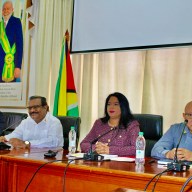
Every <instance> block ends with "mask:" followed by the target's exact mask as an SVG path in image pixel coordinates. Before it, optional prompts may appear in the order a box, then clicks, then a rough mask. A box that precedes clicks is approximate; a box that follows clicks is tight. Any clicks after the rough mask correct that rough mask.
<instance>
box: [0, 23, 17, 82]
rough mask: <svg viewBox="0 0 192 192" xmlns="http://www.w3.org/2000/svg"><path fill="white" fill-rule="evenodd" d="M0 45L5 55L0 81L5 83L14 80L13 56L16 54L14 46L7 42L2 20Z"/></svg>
mask: <svg viewBox="0 0 192 192" xmlns="http://www.w3.org/2000/svg"><path fill="white" fill-rule="evenodd" d="M0 43H1V46H2V48H3V50H4V52H5V54H6V55H5V58H4V66H3V72H2V80H3V81H5V82H10V81H13V80H14V69H15V63H14V54H15V52H16V45H15V43H14V44H13V46H12V47H11V46H10V43H9V40H8V38H7V35H6V32H5V27H4V21H3V20H2V21H1V23H0Z"/></svg>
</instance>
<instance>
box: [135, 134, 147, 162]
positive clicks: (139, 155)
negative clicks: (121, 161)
mask: <svg viewBox="0 0 192 192" xmlns="http://www.w3.org/2000/svg"><path fill="white" fill-rule="evenodd" d="M135 163H136V165H138V164H140V165H144V164H145V138H144V137H143V132H139V136H138V137H137V139H136V158H135Z"/></svg>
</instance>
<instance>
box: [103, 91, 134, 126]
mask: <svg viewBox="0 0 192 192" xmlns="http://www.w3.org/2000/svg"><path fill="white" fill-rule="evenodd" d="M111 97H116V98H117V99H118V101H119V105H120V108H121V117H120V121H119V128H126V127H127V124H128V123H129V122H131V121H132V120H133V119H134V116H133V115H132V113H131V110H130V108H129V102H128V100H127V98H126V97H125V96H124V95H123V94H122V93H119V92H115V93H112V94H110V95H109V96H108V97H107V98H106V101H105V111H104V113H105V115H104V117H102V118H101V121H102V122H103V123H107V122H108V120H109V118H110V117H109V115H108V113H107V105H108V102H109V99H110V98H111ZM122 126H123V127H122Z"/></svg>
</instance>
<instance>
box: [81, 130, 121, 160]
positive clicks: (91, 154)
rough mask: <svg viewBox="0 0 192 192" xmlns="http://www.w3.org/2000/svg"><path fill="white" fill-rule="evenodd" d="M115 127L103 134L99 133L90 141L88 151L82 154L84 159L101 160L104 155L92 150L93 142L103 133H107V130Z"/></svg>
mask: <svg viewBox="0 0 192 192" xmlns="http://www.w3.org/2000/svg"><path fill="white" fill-rule="evenodd" d="M115 129H117V127H114V128H113V129H110V130H109V131H106V132H105V133H104V134H102V135H100V136H99V137H97V138H96V139H94V140H93V141H91V142H90V150H89V152H88V153H85V154H84V156H83V159H84V160H89V161H102V160H103V159H104V156H102V155H99V154H98V153H97V152H96V151H94V152H93V144H95V143H96V142H97V141H98V140H99V139H100V138H101V137H103V136H104V135H106V134H108V133H109V132H111V131H113V130H115Z"/></svg>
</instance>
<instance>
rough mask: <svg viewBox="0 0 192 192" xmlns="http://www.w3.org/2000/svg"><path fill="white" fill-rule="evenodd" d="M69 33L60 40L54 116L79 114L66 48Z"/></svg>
mask: <svg viewBox="0 0 192 192" xmlns="http://www.w3.org/2000/svg"><path fill="white" fill-rule="evenodd" d="M68 40H69V33H68V31H66V33H65V38H64V40H63V42H62V50H61V58H60V68H59V77H58V80H57V85H56V90H55V99H54V107H53V115H54V116H74V117H78V116H79V109H78V102H77V93H76V89H75V84H74V79H73V70H72V66H71V59H70V53H69V49H68Z"/></svg>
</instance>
